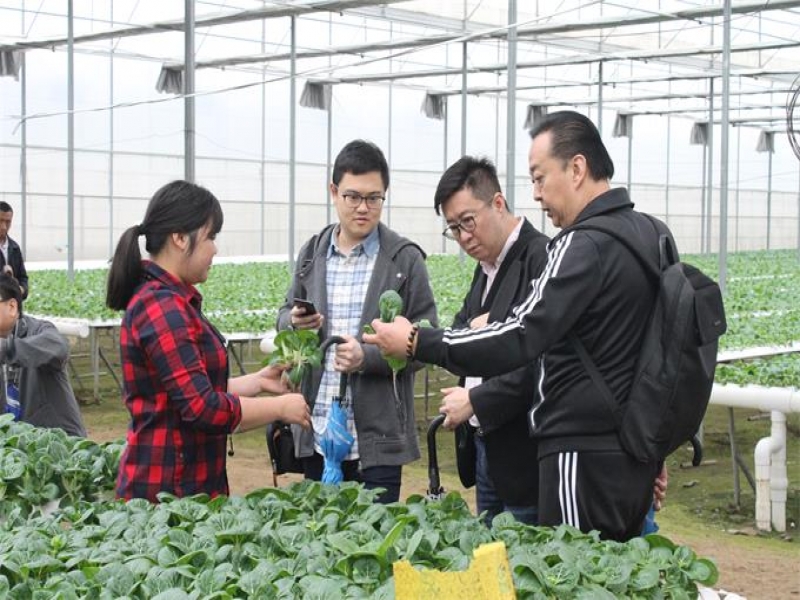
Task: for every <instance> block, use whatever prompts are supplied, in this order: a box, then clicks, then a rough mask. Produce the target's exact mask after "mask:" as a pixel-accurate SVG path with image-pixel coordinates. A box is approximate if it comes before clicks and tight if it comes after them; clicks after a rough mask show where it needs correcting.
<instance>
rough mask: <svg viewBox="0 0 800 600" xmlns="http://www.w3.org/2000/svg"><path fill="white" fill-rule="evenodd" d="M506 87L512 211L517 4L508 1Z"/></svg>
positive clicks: (508, 189) (508, 196) (508, 190)
mask: <svg viewBox="0 0 800 600" xmlns="http://www.w3.org/2000/svg"><path fill="white" fill-rule="evenodd" d="M506 83H507V86H508V93H507V102H508V104H507V105H506V110H507V113H506V200H507V201H508V207H509V208H510V209H511V210H512V212H513V210H514V204H515V201H514V198H515V190H516V186H515V179H516V173H515V166H516V161H515V158H514V157H515V154H516V152H515V151H516V145H517V2H516V0H508V75H507V77H506Z"/></svg>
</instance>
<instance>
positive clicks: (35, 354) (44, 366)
mask: <svg viewBox="0 0 800 600" xmlns="http://www.w3.org/2000/svg"><path fill="white" fill-rule="evenodd" d="M21 305H22V290H21V289H20V286H19V283H17V280H16V279H14V278H13V277H11V276H9V275H6V274H2V275H0V413H4V412H6V406H7V404H10V403H13V402H14V400H18V402H19V406H20V411H21V420H22V421H25V422H26V423H30V424H31V425H34V426H36V427H58V428H60V429H63V430H64V431H66V432H67V433H68V434H70V435H76V436H82V437H85V436H86V429H85V427H84V426H83V421H82V420H81V413H80V409H79V408H78V403H77V401H76V400H75V394H73V392H72V386H71V385H70V383H69V377H68V376H67V372H66V367H67V358H68V357H69V345H68V344H67V341H66V340H65V339H64V338H63V336H62V335H61V334H60V333H59V332H58V330H57V329H56V328H55V326H54V325H53V324H52V323H50V322H48V321H42V320H41V319H35V318H33V317H28V316H25V315H23V314H22V310H21Z"/></svg>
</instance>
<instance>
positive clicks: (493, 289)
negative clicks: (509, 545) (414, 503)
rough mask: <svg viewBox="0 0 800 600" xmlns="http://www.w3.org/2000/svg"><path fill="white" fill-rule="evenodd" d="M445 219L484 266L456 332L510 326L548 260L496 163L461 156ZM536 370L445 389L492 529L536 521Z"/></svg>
mask: <svg viewBox="0 0 800 600" xmlns="http://www.w3.org/2000/svg"><path fill="white" fill-rule="evenodd" d="M433 206H434V209H435V210H436V213H437V214H439V213H440V212H441V213H442V214H443V215H444V218H445V220H446V221H447V227H446V228H445V230H444V231H443V232H442V234H443V235H444V236H445V237H447V238H449V239H452V240H455V241H456V242H458V244H459V246H461V248H462V249H463V250H464V252H466V253H467V254H469V255H470V257H472V258H474V259H475V260H476V261H477V262H478V264H477V265H475V272H474V275H473V277H472V284H471V286H470V290H469V292H467V295H466V296H465V297H464V303H463V304H462V306H461V309H460V310H459V312H458V314H456V316H455V319H454V320H453V325H452V326H453V328H454V329H466V328H474V327H482V326H483V325H485V324H486V323H487V322H497V321H504V320H505V319H506V318H507V317H509V316H510V315H511V309H512V308H513V307H514V306H516V305H517V304H518V303H519V302H520V301H521V300H523V299H524V298H525V296H526V295H527V293H528V288H529V282H530V281H531V280H532V279H534V278H536V277H538V276H539V275H540V274H541V272H542V270H543V269H544V266H545V264H546V263H547V242H548V239H549V238H548V237H547V236H546V235H544V234H543V233H541V232H540V231H538V230H537V229H536V228H534V227H533V225H531V224H530V222H528V221H527V220H526V219H525V217H516V216H514V214H513V213H512V212H511V211H510V210H509V207H508V203H507V202H506V199H505V197H504V196H503V192H502V190H501V189H500V182H499V180H498V177H497V170H496V169H495V166H494V165H493V164H492V163H491V162H490V161H489V160H488V159H486V158H475V157H472V156H463V157H462V158H460V159H459V160H457V161H456V162H455V163H453V164H452V165H450V167H449V168H448V169H447V170H446V171H445V172H444V174H443V175H442V177H441V179H440V180H439V185H438V186H437V188H436V194H435V195H434V201H433ZM537 373H538V369H537V368H536V366H535V365H527V366H525V367H522V368H520V369H517V370H516V371H512V372H510V373H506V374H503V375H500V376H497V377H491V378H485V379H483V378H480V377H462V378H461V379H460V380H459V386H458V387H453V388H448V389H444V390H442V392H443V394H444V397H443V399H442V406H441V409H440V412H441V413H442V414H444V415H445V416H446V418H445V421H444V427H446V428H447V429H455V432H456V458H457V461H458V472H459V476H460V477H461V482H462V483H463V484H464V485H465V486H467V487H471V485H472V484H474V485H475V503H476V505H477V509H478V513H479V514H480V513H483V514H484V519H485V522H486V524H487V525H488V526H491V524H492V519H493V518H494V517H495V516H497V515H498V514H500V513H501V512H504V511H506V512H510V513H511V514H512V515H514V517H515V518H516V519H517V520H518V521H521V522H523V523H527V524H530V525H535V524H536V523H537V522H538V511H537V504H538V493H539V469H538V464H537V452H536V442H535V441H534V440H533V438H532V437H531V434H530V431H529V429H528V420H527V413H528V411H529V410H530V409H531V407H532V406H533V398H534V394H535V392H534V390H535V387H536V375H537Z"/></svg>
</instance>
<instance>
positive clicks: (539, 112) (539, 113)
mask: <svg viewBox="0 0 800 600" xmlns="http://www.w3.org/2000/svg"><path fill="white" fill-rule="evenodd" d="M546 116H547V106H546V105H544V104H528V110H527V112H526V113H525V123H524V124H523V125H522V128H523V129H527V130H531V129H533V128H534V127H536V126H537V125H538V124H539V123H540V122H541V121H542V119H544V118H545V117H546Z"/></svg>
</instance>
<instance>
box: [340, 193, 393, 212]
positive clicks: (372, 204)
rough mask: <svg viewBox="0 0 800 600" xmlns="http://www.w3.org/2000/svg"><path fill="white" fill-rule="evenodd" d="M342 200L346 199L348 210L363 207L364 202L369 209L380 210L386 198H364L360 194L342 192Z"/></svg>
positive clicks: (379, 196) (378, 195) (368, 196)
mask: <svg viewBox="0 0 800 600" xmlns="http://www.w3.org/2000/svg"><path fill="white" fill-rule="evenodd" d="M341 196H342V198H343V199H344V204H345V206H347V207H348V208H358V207H359V206H361V203H362V202H365V203H366V205H367V208H370V209H375V208H378V207H379V206H380V205H381V204H383V201H384V200H385V199H386V197H385V196H384V195H383V194H369V195H367V196H362V195H361V194H359V193H358V192H342V194H341Z"/></svg>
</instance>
